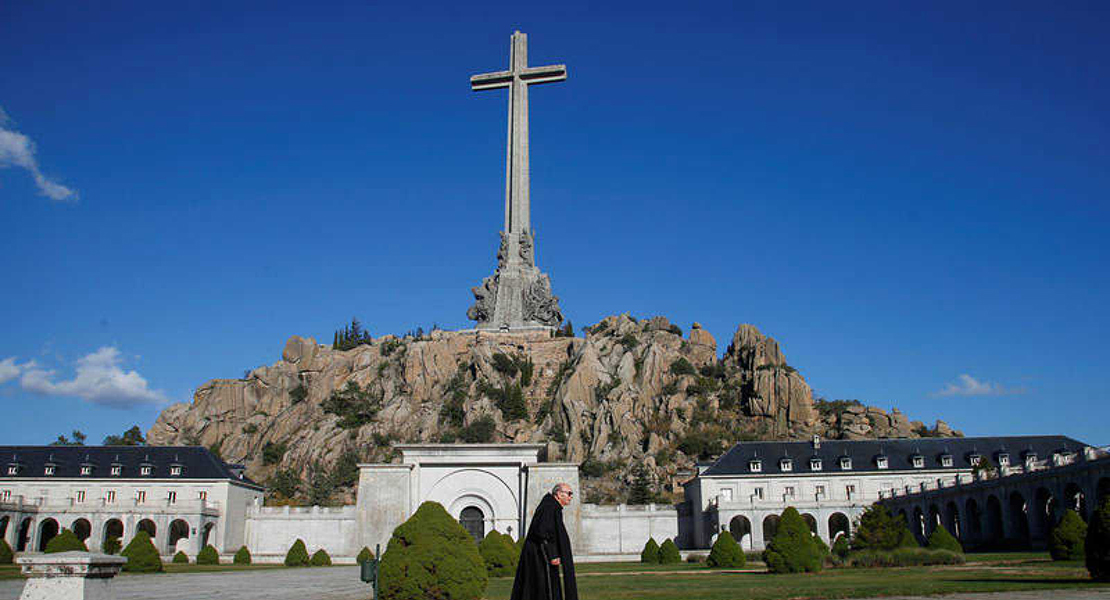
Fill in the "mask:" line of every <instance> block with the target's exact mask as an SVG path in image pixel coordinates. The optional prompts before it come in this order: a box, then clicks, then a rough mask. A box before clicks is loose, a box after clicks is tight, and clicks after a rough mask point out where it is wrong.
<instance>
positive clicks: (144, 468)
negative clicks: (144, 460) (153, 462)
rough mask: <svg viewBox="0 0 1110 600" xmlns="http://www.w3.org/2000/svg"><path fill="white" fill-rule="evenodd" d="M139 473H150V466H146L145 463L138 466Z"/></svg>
mask: <svg viewBox="0 0 1110 600" xmlns="http://www.w3.org/2000/svg"><path fill="white" fill-rule="evenodd" d="M139 474H140V475H150V467H149V466H146V465H144V466H142V467H140V468H139Z"/></svg>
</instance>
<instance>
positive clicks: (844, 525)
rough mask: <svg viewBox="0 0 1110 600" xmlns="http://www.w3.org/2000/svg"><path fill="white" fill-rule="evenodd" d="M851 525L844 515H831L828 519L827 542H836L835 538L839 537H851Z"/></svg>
mask: <svg viewBox="0 0 1110 600" xmlns="http://www.w3.org/2000/svg"><path fill="white" fill-rule="evenodd" d="M851 533H852V531H851V524H850V522H849V521H848V516H847V515H845V514H844V513H833V514H832V516H831V517H829V541H830V542H832V543H835V542H836V538H837V537H838V536H841V535H851Z"/></svg>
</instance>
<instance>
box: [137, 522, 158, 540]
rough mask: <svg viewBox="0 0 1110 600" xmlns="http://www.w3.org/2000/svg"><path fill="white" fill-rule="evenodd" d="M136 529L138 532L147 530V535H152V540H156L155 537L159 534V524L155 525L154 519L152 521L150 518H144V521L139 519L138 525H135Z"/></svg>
mask: <svg viewBox="0 0 1110 600" xmlns="http://www.w3.org/2000/svg"><path fill="white" fill-rule="evenodd" d="M135 531H136V533H137V532H139V531H145V532H146V533H147V535H149V536H150V539H151V541H154V537H155V536H156V535H158V526H157V525H155V524H154V521H151V520H150V519H143V520H142V521H139V524H138V525H136V526H135Z"/></svg>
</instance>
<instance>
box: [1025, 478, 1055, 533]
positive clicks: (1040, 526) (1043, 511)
mask: <svg viewBox="0 0 1110 600" xmlns="http://www.w3.org/2000/svg"><path fill="white" fill-rule="evenodd" d="M1056 504H1057V502H1056V499H1055V498H1053V497H1052V492H1050V491H1048V489H1047V488H1043V487H1042V488H1037V491H1036V493H1035V494H1034V496H1033V510H1032V515H1031V516H1032V519H1031V521H1032V523H1030V530H1031V532H1030V535H1032V537H1034V538H1036V539H1038V540H1047V539H1048V534H1049V532H1050V531H1052V528H1053V527H1055V526H1056Z"/></svg>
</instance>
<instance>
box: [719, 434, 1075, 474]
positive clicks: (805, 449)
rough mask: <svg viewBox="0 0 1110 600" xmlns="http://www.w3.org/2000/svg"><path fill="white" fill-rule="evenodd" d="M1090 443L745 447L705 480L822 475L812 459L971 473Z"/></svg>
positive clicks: (1034, 438)
mask: <svg viewBox="0 0 1110 600" xmlns="http://www.w3.org/2000/svg"><path fill="white" fill-rule="evenodd" d="M1086 446H1087V444H1084V443H1083V442H1080V441H1078V440H1074V439H1072V438H1069V437H1066V436H1062V435H1029V436H1001V437H965V438H918V439H908V438H899V439H880V440H821V444H820V447H819V448H814V444H813V442H812V441H804V442H803V441H797V442H741V443H738V444H736V445H735V446H733V447H732V448H730V449H729V450H728V451H727V452H725V453H724V454H722V455H721V456H720V458H718V459H717V460H716V461H714V462H713V464H712V465H710V466H709V468H707V469H706V470H705V471H703V472H702V473H701V474H700V475H708V476H713V475H777V474H782V473H790V474H795V475H796V474H804V473H814V472H817V471H816V470H814V469H811V468H810V459H811V458H819V459H821V469H820V472H822V473H844V472H852V473H867V472H878V471H882V472H887V471H917V470H937V469H951V470H953V471H956V470H960V469H969V468H971V467H972V466H973V465H972V464H971V457H972V456H973V455H976V454H978V455H980V456H986V457H987V458H989V459H990V461H991V462H992V463H993V464H995V465H997V464H998V455H999V454H1000V453H1006V454H1008V455H1009V458H1010V464H1011V465H1020V464H1023V463H1024V460H1025V455H1026V453H1029V452H1033V453H1035V454H1036V455H1037V459H1038V460H1045V459H1047V458H1051V457H1052V454H1053V453H1054V452H1060V453H1074V452H1080V451H1082V450H1083V448H1084V447H1086ZM946 454H947V455H950V456H951V457H952V466H951V467H945V466H943V465H942V463H941V458H942V456H944V455H946ZM915 455H920V456H921V458H922V459H923V461H924V464H923V467H921V468H914V466H913V457H914V456H915ZM880 456H885V457H886V459H887V468H886V469H880V468H879V466H878V462H879V461H878V457H880ZM841 457H848V458H850V459H851V469H850V470H845V469H841V468H840V459H841ZM783 458H789V459H791V461H792V469H791V470H789V471H784V470H783V469H782V465H781V460H782V459H783ZM756 459H759V460H760V462H761V470H759V471H752V470H751V468H750V467H751V464H750V463H751V461H753V460H756Z"/></svg>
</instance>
